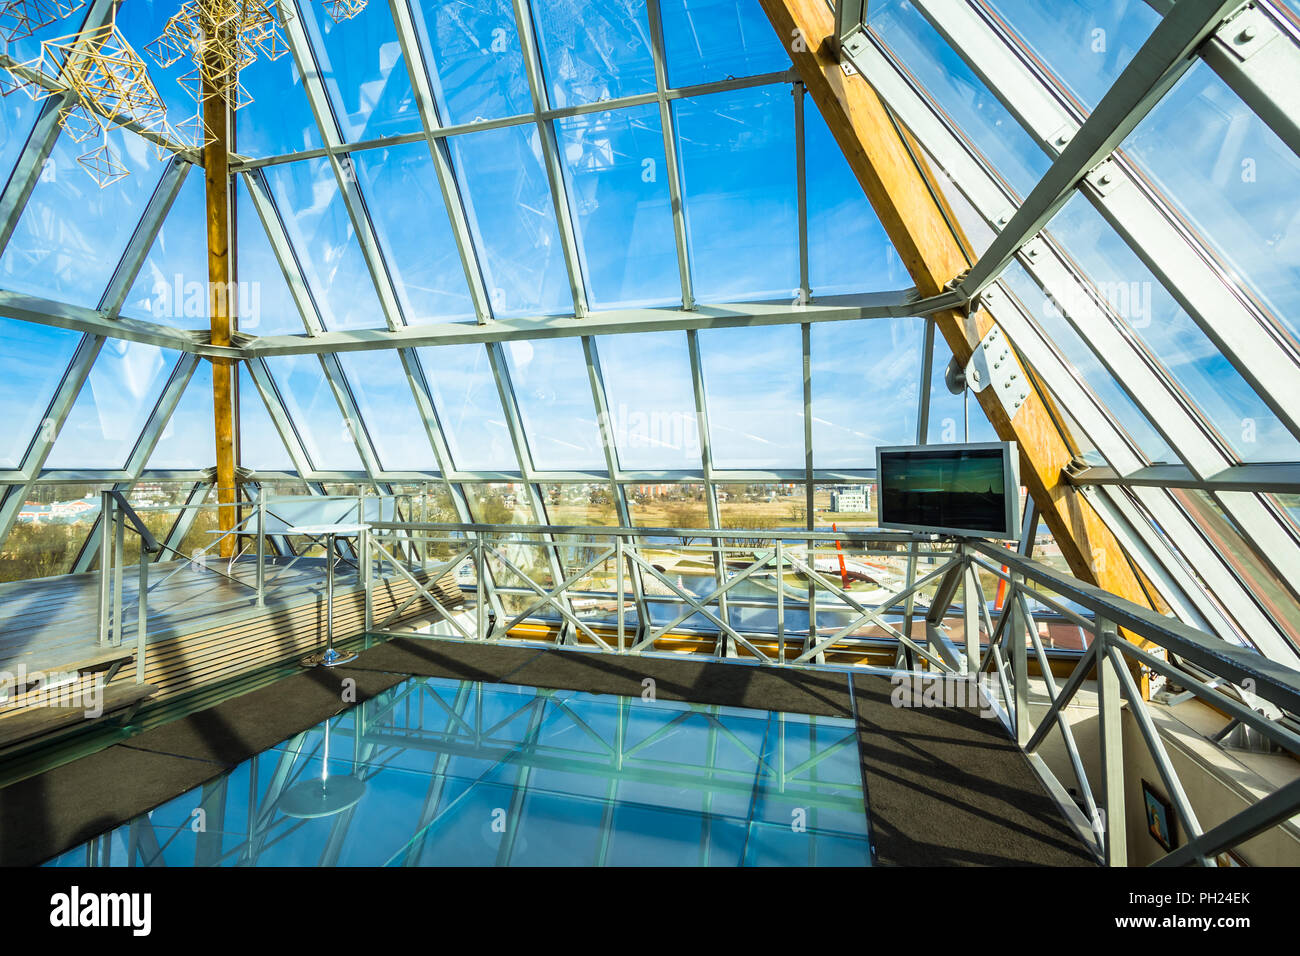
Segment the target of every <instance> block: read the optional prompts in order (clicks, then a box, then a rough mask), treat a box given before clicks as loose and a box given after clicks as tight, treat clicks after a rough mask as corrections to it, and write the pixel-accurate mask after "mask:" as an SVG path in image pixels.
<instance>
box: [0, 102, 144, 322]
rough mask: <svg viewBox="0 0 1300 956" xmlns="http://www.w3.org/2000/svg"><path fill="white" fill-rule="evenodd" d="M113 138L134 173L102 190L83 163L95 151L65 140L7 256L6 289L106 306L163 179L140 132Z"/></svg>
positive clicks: (0, 269) (2, 268) (2, 262)
mask: <svg viewBox="0 0 1300 956" xmlns="http://www.w3.org/2000/svg"><path fill="white" fill-rule="evenodd" d="M18 95H22V94H18ZM106 141H107V143H108V145H109V148H110V149H111V150H112V154H113V156H114V158H115V161H116V162H118V163H120V164H121V165H122V166H123V167H125V168H126V169H127V170H128V171H129V173H130V175H128V176H126V177H124V178H123V179H119V180H118V181H117V182H115V183H113V184H112V185H110V186H109V187H108V188H107V189H100V188H99V186H98V185H97V184H96V183H95V181H94V180H93V179H91V178H90V175H89V174H88V173H87V172H86V170H85V169H83V168H82V167H81V165H80V164H79V163H78V162H77V157H78V156H83V155H85V154H86V153H87V152H88V151H89V150H91V149H94V148H96V147H95V146H94V145H92V144H91V143H89V142H87V143H81V144H78V143H74V142H72V140H71V139H69V138H68V137H67V136H66V135H60V136H59V138H58V141H57V142H56V143H55V144H54V150H53V152H51V153H50V159H49V162H47V163H46V165H45V168H44V170H43V171H42V173H41V175H40V177H39V178H38V180H37V183H36V188H35V189H33V190H32V194H31V197H30V198H29V199H28V200H27V206H26V208H25V209H24V210H23V215H22V218H21V219H19V220H18V225H17V226H16V227H15V229H14V232H13V236H12V237H11V238H10V240H9V245H8V246H7V247H6V249H5V253H4V256H3V258H0V287H3V288H5V289H9V290H11V291H13V292H27V293H30V294H32V295H38V296H42V297H44V298H49V299H57V300H59V301H62V302H70V303H72V304H73V305H82V306H86V307H87V308H92V309H93V308H97V307H98V306H99V300H100V297H101V296H102V295H103V293H104V289H105V288H106V287H107V286H108V280H109V279H110V278H111V277H112V275H113V270H114V269H115V268H117V264H118V261H119V260H120V259H121V258H122V251H123V250H124V249H125V248H126V244H127V242H128V241H129V240H130V238H131V233H132V232H134V231H135V226H136V223H138V222H139V221H140V217H141V215H142V214H143V213H144V209H145V206H146V204H147V203H148V202H149V197H150V196H151V195H153V191H154V187H155V186H157V184H158V177H159V176H160V175H161V174H162V166H161V164H160V163H159V162H158V160H157V158H156V157H155V156H154V152H153V147H152V146H150V145H149V144H148V143H147V142H145V141H144V140H143V139H141V138H140V137H138V136H136V135H135V134H134V133H130V132H127V131H126V130H123V129H115V130H113V131H111V132H110V133H108V134H107V137H106Z"/></svg>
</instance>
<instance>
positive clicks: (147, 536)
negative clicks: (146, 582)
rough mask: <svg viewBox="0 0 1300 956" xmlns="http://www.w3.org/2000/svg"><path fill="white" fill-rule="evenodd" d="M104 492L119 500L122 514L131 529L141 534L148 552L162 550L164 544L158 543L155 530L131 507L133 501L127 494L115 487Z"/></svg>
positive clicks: (118, 504)
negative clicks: (128, 499) (151, 529)
mask: <svg viewBox="0 0 1300 956" xmlns="http://www.w3.org/2000/svg"><path fill="white" fill-rule="evenodd" d="M104 494H106V495H108V496H109V497H110V498H113V499H114V500H115V501H116V502H117V507H118V509H120V511H121V514H122V516H123V517H124V518H125V519H126V520H127V521H129V522H130V523H131V529H132V530H133V531H134V532H135V533H136V534H138V535H139V536H140V541H141V546H142V547H143V548H144V550H145V551H146V552H148V553H149V554H157V553H158V552H159V551H161V550H162V548H163V546H162V545H161V544H159V543H158V539H157V538H155V537H154V536H153V532H152V531H150V530H149V529H148V527H146V526H145V523H144V522H143V521H141V520H140V516H139V515H138V514H136V512H135V509H134V508H132V507H131V503H130V502H129V501H127V500H126V495H124V494H122V492H120V491H115V490H113V489H109V490H107V491H105V492H104Z"/></svg>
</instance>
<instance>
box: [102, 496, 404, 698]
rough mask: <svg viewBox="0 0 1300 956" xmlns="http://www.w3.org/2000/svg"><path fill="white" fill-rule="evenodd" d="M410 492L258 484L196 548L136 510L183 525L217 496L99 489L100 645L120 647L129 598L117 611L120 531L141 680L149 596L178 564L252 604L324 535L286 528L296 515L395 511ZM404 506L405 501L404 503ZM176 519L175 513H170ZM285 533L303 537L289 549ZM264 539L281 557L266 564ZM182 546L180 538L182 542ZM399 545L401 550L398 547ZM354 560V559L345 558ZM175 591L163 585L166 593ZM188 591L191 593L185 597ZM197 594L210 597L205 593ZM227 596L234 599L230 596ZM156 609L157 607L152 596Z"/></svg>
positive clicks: (215, 505)
mask: <svg viewBox="0 0 1300 956" xmlns="http://www.w3.org/2000/svg"><path fill="white" fill-rule="evenodd" d="M407 498H409V496H404V497H402V498H394V497H392V496H384V497H381V496H375V495H286V496H278V497H277V496H271V495H267V494H265V493H264V491H259V493H258V495H257V497H256V499H255V500H253V501H242V502H239V503H238V504H237V505H236V506H235V507H238V508H239V509H240V510H241V511H242V512H243V514H242V516H240V517H238V519H237V520H236V521H235V523H234V525H233V526H232V527H230V528H227V529H224V530H223V529H216V530H213V531H211V532H209V534H210V535H211V540H210V541H209V542H208V543H207V544H206V545H204V546H203V547H201V548H193V549H191V550H190V551H189V552H188V553H186V552H184V551H182V550H180V549H179V548H178V547H174V546H173V545H172V544H168V543H167V541H166V540H159V537H158V536H156V535H155V534H154V533H153V532H152V531H151V530H150V529H149V527H148V525H147V524H146V522H145V518H144V517H142V515H143V516H148V515H152V514H166V515H169V516H170V515H179V516H185V517H187V518H188V519H189V520H187V521H186V522H185V523H186V527H190V526H191V525H192V524H193V519H194V516H195V515H197V514H199V513H202V512H205V511H209V512H216V511H217V510H218V509H222V508H226V509H229V508H230V507H231V506H230V505H229V504H221V503H219V502H202V501H200V502H187V503H183V504H161V505H138V506H137V505H132V504H131V503H130V502H129V501H128V500H127V497H126V495H125V494H124V493H123V492H121V491H117V490H105V491H102V492H101V493H100V515H101V522H102V523H101V533H100V536H99V569H98V574H99V584H98V592H99V593H98V618H97V634H98V643H99V644H100V645H101V646H103V647H120V646H122V645H123V644H124V642H125V641H126V639H127V632H128V618H129V617H130V616H131V615H130V613H129V606H128V608H127V609H126V610H125V611H124V607H123V604H124V602H123V583H124V579H125V564H126V561H125V551H126V548H125V539H126V532H127V531H131V532H132V533H134V534H136V535H137V536H138V537H139V540H140V552H139V560H138V562H135V563H136V564H137V585H136V602H135V603H136V607H135V614H134V617H135V619H136V623H135V628H134V631H135V633H134V639H135V643H136V647H137V651H136V677H137V679H138V680H140V681H141V682H143V680H144V652H145V646H146V643H147V641H148V615H149V604H150V602H149V596H150V594H153V593H155V592H157V591H158V590H159V589H160V588H162V586H163V585H165V584H166V583H167V582H168V581H170V580H172V579H173V578H175V577H176V576H178V575H180V574H182V573H183V572H185V571H187V570H188V571H193V572H197V573H200V574H204V575H214V576H216V577H218V578H220V579H222V580H224V581H227V582H229V583H230V584H232V585H235V586H236V587H237V588H238V589H239V591H240V592H242V593H243V594H245V595H246V599H251V600H254V601H255V602H256V604H257V605H258V606H263V605H265V604H266V600H267V597H268V595H269V594H271V593H272V592H273V591H274V590H275V589H276V588H277V587H278V586H280V584H281V583H282V582H284V581H288V580H292V578H291V577H290V573H291V572H292V570H293V567H294V565H295V564H296V563H297V562H298V561H299V560H300V559H301V558H302V557H304V556H305V555H306V553H307V552H309V551H310V550H311V549H312V548H313V547H314V546H317V545H320V544H321V542H322V541H323V539H322V538H321V537H320V536H313V535H292V536H291V535H290V534H289V528H290V527H291V526H292V525H294V524H295V523H310V522H311V521H313V520H318V519H320V518H321V517H322V516H324V517H325V518H328V519H329V520H331V521H341V520H358V518H357V516H365V515H378V516H384V515H388V516H395V515H401V514H402V512H403V510H404V509H403V507H402V504H401V502H402V501H404V500H407ZM405 510H406V512H407V513H408V514H409V513H411V511H410V506H409V502H408V504H407V507H406V509H405ZM177 520H178V523H179V520H180V519H179V518H178V519H177ZM290 537H295V538H300V539H305V547H300V548H298V549H297V550H295V549H294V547H293V546H292V544H291V543H290V541H289V539H290ZM231 539H233V540H234V541H235V542H236V544H235V546H234V548H233V549H232V550H233V551H234V554H233V555H232V556H231V557H229V558H219V559H217V560H212V556H213V555H214V554H216V553H218V551H219V549H220V548H221V545H222V543H223V542H226V541H228V540H231ZM268 542H277V544H276V545H275V550H277V551H278V552H280V554H281V556H283V557H287V558H288V560H287V561H284V562H282V563H276V564H271V563H270V562H269V561H268V558H269V557H270V553H269V549H268ZM182 546H183V543H182ZM399 553H401V554H405V553H406V552H404V551H401V550H400V549H399ZM167 555H173V556H174V557H175V558H177V559H179V560H177V561H175V562H174V566H172V567H167V568H165V569H164V568H159V569H154V570H153V571H152V580H151V566H152V565H153V564H154V563H155V561H158V560H161V559H163V558H164V557H165V556H167ZM241 560H246V561H251V562H253V564H254V567H253V574H252V575H251V576H252V578H253V580H252V581H249V580H247V579H246V578H245V577H240V576H239V575H238V574H236V573H235V568H236V565H237V563H238V562H240V561H241ZM349 563H350V564H352V565H353V566H357V562H356V561H355V560H352V561H349ZM179 593H180V592H170V594H171V595H175V594H179ZM191 599H193V598H191ZM202 599H203V600H205V601H208V602H211V600H212V598H211V596H210V595H207V594H204V595H202ZM231 600H239V599H238V598H231ZM185 603H186V601H185V599H184V598H183V597H182V598H180V599H177V600H173V601H171V602H169V603H168V604H167V607H168V608H169V609H174V608H178V607H181V606H183V605H184V604H185ZM155 610H161V608H160V607H159V604H158V602H157V601H155Z"/></svg>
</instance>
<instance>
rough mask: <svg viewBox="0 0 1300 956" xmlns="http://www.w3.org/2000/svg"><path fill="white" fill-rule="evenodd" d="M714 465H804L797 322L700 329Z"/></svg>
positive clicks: (761, 466)
mask: <svg viewBox="0 0 1300 956" xmlns="http://www.w3.org/2000/svg"><path fill="white" fill-rule="evenodd" d="M699 345H700V365H701V366H702V368H701V374H702V375H703V376H704V391H705V395H706V397H707V400H708V411H709V436H710V439H711V447H712V450H713V465H714V467H715V468H803V467H804V442H803V372H802V366H803V362H802V359H801V356H802V355H803V346H802V344H801V335H800V330H799V327H798V326H794V325H772V326H766V327H763V328H753V329H710V330H707V331H703V332H700V333H699Z"/></svg>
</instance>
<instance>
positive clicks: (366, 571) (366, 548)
mask: <svg viewBox="0 0 1300 956" xmlns="http://www.w3.org/2000/svg"><path fill="white" fill-rule="evenodd" d="M357 564H358V566H359V567H360V569H361V590H362V592H364V594H365V622H366V634H367V635H369V634H370V631H371V629H372V628H373V627H374V602H373V600H372V599H371V597H372V591H373V588H372V587H371V584H372V581H373V572H374V569H373V568H372V567H371V558H370V529H369V528H367V527H366V526H365V525H364V524H363V525H362V527H361V531H360V532H359V533H358V534H357Z"/></svg>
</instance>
